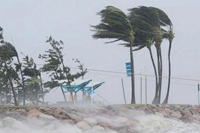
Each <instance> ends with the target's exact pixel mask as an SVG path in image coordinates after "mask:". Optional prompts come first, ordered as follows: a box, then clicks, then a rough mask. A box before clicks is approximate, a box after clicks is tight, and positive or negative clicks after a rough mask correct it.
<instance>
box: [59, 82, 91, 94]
mask: <svg viewBox="0 0 200 133" xmlns="http://www.w3.org/2000/svg"><path fill="white" fill-rule="evenodd" d="M91 81H92V80H91V79H90V80H75V81H73V82H72V83H71V86H69V85H67V84H66V81H65V80H62V81H59V83H60V85H61V87H63V88H64V89H66V90H67V91H69V92H70V91H71V90H70V89H72V91H73V92H75V93H76V92H78V91H80V90H82V89H83V88H84V87H85V86H86V85H87V84H88V83H90V82H91Z"/></svg>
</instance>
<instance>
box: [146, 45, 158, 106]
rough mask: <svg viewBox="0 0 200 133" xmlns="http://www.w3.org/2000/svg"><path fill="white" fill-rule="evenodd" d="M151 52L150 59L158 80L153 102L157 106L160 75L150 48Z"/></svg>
mask: <svg viewBox="0 0 200 133" xmlns="http://www.w3.org/2000/svg"><path fill="white" fill-rule="evenodd" d="M148 50H149V53H150V57H151V62H152V65H153V69H154V74H155V79H156V89H155V97H154V100H153V102H152V103H153V104H156V101H157V95H156V94H157V92H158V74H157V70H156V65H155V61H154V59H153V54H152V51H151V48H148Z"/></svg>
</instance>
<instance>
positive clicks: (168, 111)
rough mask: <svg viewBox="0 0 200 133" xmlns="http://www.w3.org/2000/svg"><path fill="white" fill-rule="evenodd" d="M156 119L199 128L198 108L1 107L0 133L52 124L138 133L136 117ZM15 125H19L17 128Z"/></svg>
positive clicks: (47, 127) (82, 132) (89, 130)
mask: <svg viewBox="0 0 200 133" xmlns="http://www.w3.org/2000/svg"><path fill="white" fill-rule="evenodd" d="M146 115H156V116H160V117H164V118H170V119H176V120H179V121H182V122H184V123H195V124H200V106H197V105H151V104H149V105H109V106H89V105H86V106H83V105H82V106H74V105H70V106H65V107H53V106H52V107H50V106H40V107H24V106H19V107H6V106H5V107H3V106H2V107H0V130H1V128H6V127H9V128H10V127H11V128H13V129H19V128H21V127H22V126H20V125H22V124H27V123H31V125H32V126H34V127H37V128H40V127H42V128H45V130H54V129H55V128H56V125H55V123H54V122H55V121H57V122H60V123H61V124H62V125H63V126H65V125H71V126H74V128H75V130H77V131H76V132H78V133H79V132H80V133H92V132H95V133H96V132H99V133H101V132H102V133H103V132H110V131H112V132H117V133H138V131H136V130H135V127H136V125H137V123H138V121H137V119H135V118H136V117H137V116H146ZM16 123H18V124H16Z"/></svg>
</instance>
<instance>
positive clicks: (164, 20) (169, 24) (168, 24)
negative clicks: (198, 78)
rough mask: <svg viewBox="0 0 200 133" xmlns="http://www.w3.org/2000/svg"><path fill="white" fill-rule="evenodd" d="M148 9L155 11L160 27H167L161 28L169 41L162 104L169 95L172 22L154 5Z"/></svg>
mask: <svg viewBox="0 0 200 133" xmlns="http://www.w3.org/2000/svg"><path fill="white" fill-rule="evenodd" d="M149 8H150V9H152V10H154V11H155V12H156V13H157V16H158V18H159V22H160V25H161V27H165V29H166V27H167V30H168V31H166V30H165V29H164V28H163V29H162V31H163V38H166V39H168V41H169V49H168V86H167V94H166V98H165V100H164V102H163V103H164V104H166V103H168V97H169V90H170V81H171V58H170V54H171V47H172V41H173V39H174V33H173V24H172V22H171V20H170V18H169V17H168V15H167V14H166V13H165V12H164V11H162V10H160V9H158V8H155V7H149Z"/></svg>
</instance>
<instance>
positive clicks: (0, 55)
mask: <svg viewBox="0 0 200 133" xmlns="http://www.w3.org/2000/svg"><path fill="white" fill-rule="evenodd" d="M46 42H47V43H48V44H49V45H50V48H49V50H46V51H45V53H44V54H40V55H39V57H38V58H40V59H42V60H43V61H44V62H45V64H44V65H43V66H42V67H41V68H38V67H37V64H36V63H35V62H34V60H33V58H31V57H29V56H28V55H27V56H24V58H23V61H22V62H20V59H19V56H18V52H17V50H16V49H15V47H14V46H13V45H12V44H11V43H9V42H6V41H5V40H4V38H3V28H1V27H0V101H1V100H2V97H5V99H6V100H5V101H6V102H5V103H4V104H12V103H13V102H14V104H15V105H16V106H17V105H19V104H21V103H22V104H23V105H26V102H27V101H28V102H29V101H30V102H29V103H31V104H34V105H37V104H39V103H42V104H43V103H44V95H45V94H46V93H48V92H49V91H50V90H51V89H53V88H55V87H59V86H60V85H59V84H58V82H57V81H58V80H62V79H67V80H68V82H67V83H68V84H69V85H70V83H71V82H72V81H73V80H74V79H76V78H79V77H81V76H83V75H85V74H86V73H87V69H85V68H84V67H83V64H82V63H81V62H80V61H79V60H78V59H77V60H76V62H77V61H78V67H79V68H80V72H77V73H75V74H72V73H71V71H70V68H69V67H67V66H66V65H65V64H64V55H63V53H62V51H63V48H64V43H63V42H62V41H56V40H54V39H53V38H52V37H49V38H48V40H47V41H46ZM45 73H46V74H45ZM42 74H44V75H43V76H49V79H48V80H47V81H43V78H42ZM61 89H62V88H61ZM62 92H63V96H64V99H65V101H66V97H65V94H64V91H63V89H62Z"/></svg>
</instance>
